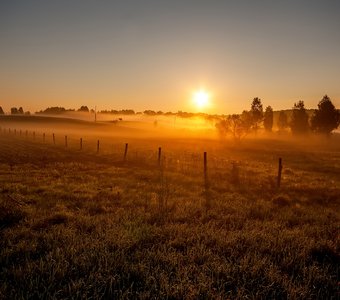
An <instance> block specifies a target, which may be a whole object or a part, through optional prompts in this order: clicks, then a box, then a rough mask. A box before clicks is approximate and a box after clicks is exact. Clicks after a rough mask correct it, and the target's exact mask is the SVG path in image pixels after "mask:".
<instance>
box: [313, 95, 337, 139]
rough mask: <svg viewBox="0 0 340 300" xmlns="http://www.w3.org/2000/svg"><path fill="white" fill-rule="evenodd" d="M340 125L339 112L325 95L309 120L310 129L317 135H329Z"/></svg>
mask: <svg viewBox="0 0 340 300" xmlns="http://www.w3.org/2000/svg"><path fill="white" fill-rule="evenodd" d="M339 124H340V112H339V111H338V110H337V109H336V108H335V107H334V105H333V103H332V101H331V99H330V98H329V97H328V96H327V95H325V96H324V97H323V98H322V100H321V101H320V102H319V104H318V109H317V110H316V111H315V112H314V114H313V116H312V118H311V129H312V130H313V131H315V132H317V133H322V134H327V135H329V134H330V133H331V132H332V131H333V130H334V129H336V128H338V126H339Z"/></svg>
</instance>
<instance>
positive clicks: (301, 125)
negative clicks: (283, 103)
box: [290, 100, 309, 135]
mask: <svg viewBox="0 0 340 300" xmlns="http://www.w3.org/2000/svg"><path fill="white" fill-rule="evenodd" d="M290 129H291V130H292V133H293V134H294V135H296V134H305V133H307V132H308V129H309V124H308V114H307V112H306V109H305V104H304V102H303V101H301V100H300V101H299V102H298V103H295V104H294V107H293V113H292V119H291V122H290Z"/></svg>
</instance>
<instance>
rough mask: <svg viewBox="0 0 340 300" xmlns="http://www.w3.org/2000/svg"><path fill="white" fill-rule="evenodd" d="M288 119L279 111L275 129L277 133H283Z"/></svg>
mask: <svg viewBox="0 0 340 300" xmlns="http://www.w3.org/2000/svg"><path fill="white" fill-rule="evenodd" d="M288 126H289V125H288V118H287V114H286V113H285V112H284V111H280V114H279V118H278V120H277V127H278V128H279V131H284V130H286V128H288Z"/></svg>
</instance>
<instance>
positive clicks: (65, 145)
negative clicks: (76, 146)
mask: <svg viewBox="0 0 340 300" xmlns="http://www.w3.org/2000/svg"><path fill="white" fill-rule="evenodd" d="M65 147H66V148H67V135H65Z"/></svg>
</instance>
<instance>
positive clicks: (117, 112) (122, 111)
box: [100, 109, 136, 115]
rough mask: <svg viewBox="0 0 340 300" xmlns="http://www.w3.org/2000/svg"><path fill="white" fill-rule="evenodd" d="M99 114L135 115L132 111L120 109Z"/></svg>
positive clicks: (103, 111) (102, 111)
mask: <svg viewBox="0 0 340 300" xmlns="http://www.w3.org/2000/svg"><path fill="white" fill-rule="evenodd" d="M100 113H101V114H113V115H134V114H136V113H135V111H134V110H133V109H121V110H115V109H111V110H101V111H100Z"/></svg>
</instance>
